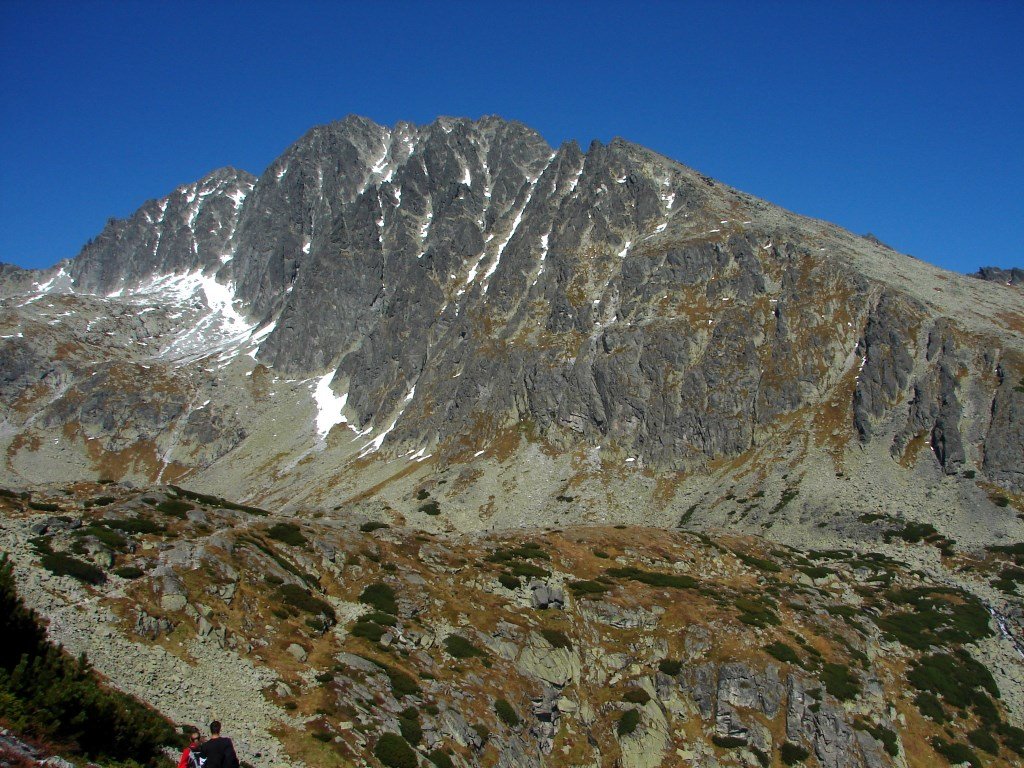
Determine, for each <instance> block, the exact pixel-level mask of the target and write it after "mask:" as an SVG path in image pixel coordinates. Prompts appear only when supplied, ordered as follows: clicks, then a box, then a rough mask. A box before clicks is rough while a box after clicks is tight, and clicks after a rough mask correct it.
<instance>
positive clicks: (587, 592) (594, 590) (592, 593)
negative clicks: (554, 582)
mask: <svg viewBox="0 0 1024 768" xmlns="http://www.w3.org/2000/svg"><path fill="white" fill-rule="evenodd" d="M566 586H567V587H568V588H569V591H570V592H572V593H573V594H574V595H575V596H576V597H596V596H598V595H603V594H604V593H605V592H607V591H608V590H609V589H610V587H609V586H608V585H607V584H602V583H601V582H599V581H590V580H586V581H570V582H569V583H568V584H566Z"/></svg>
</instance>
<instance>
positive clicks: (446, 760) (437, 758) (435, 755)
mask: <svg viewBox="0 0 1024 768" xmlns="http://www.w3.org/2000/svg"><path fill="white" fill-rule="evenodd" d="M427 760H429V761H430V762H432V763H433V764H434V765H436V766H437V768H455V763H453V762H452V759H451V758H450V757H448V755H447V754H445V753H444V752H442V751H441V750H440V749H435V750H434V751H433V752H431V753H430V754H429V755H427Z"/></svg>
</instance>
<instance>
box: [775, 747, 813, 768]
mask: <svg viewBox="0 0 1024 768" xmlns="http://www.w3.org/2000/svg"><path fill="white" fill-rule="evenodd" d="M810 756H811V753H810V752H808V751H807V750H806V749H804V748H803V747H801V746H800V745H799V744H793V743H791V742H788V741H786V742H783V744H782V746H781V747H779V757H781V758H782V762H784V763H785V764H786V765H796V764H797V763H802V762H803V761H804V760H806V759H807V758H808V757H810Z"/></svg>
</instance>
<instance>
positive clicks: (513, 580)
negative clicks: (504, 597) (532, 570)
mask: <svg viewBox="0 0 1024 768" xmlns="http://www.w3.org/2000/svg"><path fill="white" fill-rule="evenodd" d="M498 582H499V583H500V584H501V586H503V587H504V588H505V589H519V587H521V586H522V582H520V581H519V577H518V576H513V575H512V574H511V573H508V572H507V571H502V572H501V573H499V574H498Z"/></svg>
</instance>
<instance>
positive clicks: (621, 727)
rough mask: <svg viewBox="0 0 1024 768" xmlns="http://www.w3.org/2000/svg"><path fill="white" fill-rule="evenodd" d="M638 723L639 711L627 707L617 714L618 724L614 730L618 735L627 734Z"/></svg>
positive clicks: (632, 730) (635, 727)
mask: <svg viewBox="0 0 1024 768" xmlns="http://www.w3.org/2000/svg"><path fill="white" fill-rule="evenodd" d="M639 725H640V712H639V711H638V710H636V709H627V710H626V711H625V712H623V713H622V714H621V715H620V716H619V724H618V726H617V727H616V729H615V732H616V733H617V734H619V736H629V735H630V734H631V733H633V732H634V731H635V730H636V729H637V726H639Z"/></svg>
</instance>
